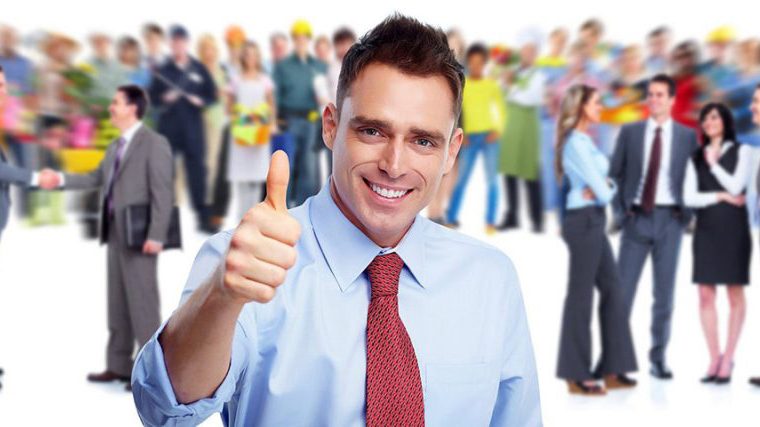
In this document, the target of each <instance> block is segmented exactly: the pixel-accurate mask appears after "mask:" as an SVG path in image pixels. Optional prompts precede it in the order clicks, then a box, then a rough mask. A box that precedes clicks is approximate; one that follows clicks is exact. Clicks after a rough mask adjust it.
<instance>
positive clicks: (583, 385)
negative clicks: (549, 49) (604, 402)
mask: <svg viewBox="0 0 760 427" xmlns="http://www.w3.org/2000/svg"><path fill="white" fill-rule="evenodd" d="M601 109H602V105H601V102H600V99H599V92H598V91H597V90H596V89H594V88H593V87H591V86H587V85H575V86H573V87H571V88H570V89H569V90H568V91H567V94H566V95H565V97H564V99H563V100H562V102H561V104H560V108H559V118H558V121H557V142H556V151H557V153H556V160H555V168H556V171H557V176H558V177H560V178H561V179H562V181H563V182H564V183H565V184H566V185H565V186H564V187H565V188H566V193H565V197H563V203H564V205H563V208H564V216H563V218H562V239H563V240H564V241H565V244H566V245H567V248H568V250H569V252H570V268H569V280H568V285H567V296H566V298H565V306H564V313H563V316H562V329H561V335H560V347H559V362H558V366H557V376H558V377H559V378H563V379H565V380H567V382H568V387H569V391H570V393H573V394H583V395H590V396H599V395H604V394H606V389H614V388H629V387H633V386H635V385H636V381H635V380H633V379H631V378H629V377H628V376H626V374H627V373H629V372H633V371H636V370H637V365H636V355H635V352H634V349H633V340H632V338H631V330H630V327H629V325H628V318H627V310H626V307H625V303H624V302H623V299H622V294H621V293H620V287H619V286H618V273H617V268H616V266H615V259H614V257H613V254H612V248H611V246H610V242H609V240H608V239H607V235H606V234H605V223H606V214H605V206H606V205H607V204H608V203H609V202H610V200H611V199H612V196H613V195H614V194H615V191H616V190H617V188H616V186H615V184H614V183H613V182H611V181H610V180H609V179H607V170H608V168H609V162H608V160H607V158H606V157H605V156H604V154H602V152H601V151H599V149H598V148H597V147H596V145H595V144H594V141H592V139H591V137H590V136H589V128H590V127H591V126H592V125H595V124H597V123H598V122H599V117H600V113H601ZM594 287H596V288H597V290H598V292H599V295H600V301H599V316H600V319H599V324H600V329H601V335H602V337H601V343H602V354H601V357H600V359H599V361H598V363H597V364H596V367H594V368H592V366H591V313H592V308H593V299H594V298H593V296H594V295H593V291H594ZM599 379H603V380H604V386H602V385H600V384H599V383H598V380H599ZM605 386H606V389H605Z"/></svg>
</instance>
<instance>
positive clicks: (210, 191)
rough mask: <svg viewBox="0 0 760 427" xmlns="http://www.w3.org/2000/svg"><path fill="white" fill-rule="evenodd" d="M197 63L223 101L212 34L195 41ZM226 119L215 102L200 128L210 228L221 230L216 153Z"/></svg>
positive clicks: (222, 77)
mask: <svg viewBox="0 0 760 427" xmlns="http://www.w3.org/2000/svg"><path fill="white" fill-rule="evenodd" d="M197 54H198V60H199V61H200V62H202V63H203V65H205V66H206V68H207V69H208V72H209V74H210V75H211V78H212V79H214V85H216V90H217V92H218V93H217V99H219V100H222V99H224V98H225V97H226V96H227V95H226V94H227V92H228V84H227V79H226V74H225V72H224V68H222V62H221V60H220V53H219V45H218V44H217V42H216V39H215V38H214V36H212V35H211V34H203V35H201V36H200V38H199V39H198V46H197ZM226 120H227V118H226V116H225V112H224V104H223V103H222V102H216V103H214V104H211V105H209V106H207V107H206V108H205V110H204V111H203V126H204V129H205V132H206V188H207V191H206V204H207V205H210V206H211V212H210V214H211V219H210V221H211V224H212V225H213V226H214V227H221V226H222V222H223V219H224V218H223V215H222V213H221V212H218V210H217V208H216V206H214V205H215V202H214V201H215V197H214V191H215V190H216V186H215V185H214V184H215V182H216V176H217V174H218V173H219V171H220V168H219V151H220V149H221V147H222V132H223V130H224V123H225V122H226Z"/></svg>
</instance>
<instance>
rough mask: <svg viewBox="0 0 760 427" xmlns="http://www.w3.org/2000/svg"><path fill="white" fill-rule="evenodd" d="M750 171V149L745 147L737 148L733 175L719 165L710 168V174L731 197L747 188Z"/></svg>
mask: <svg viewBox="0 0 760 427" xmlns="http://www.w3.org/2000/svg"><path fill="white" fill-rule="evenodd" d="M751 171H752V149H751V148H750V147H748V146H746V145H742V146H740V147H739V161H738V163H737V164H736V169H734V173H733V174H730V173H728V171H726V170H725V169H724V168H723V166H721V165H720V163H715V164H714V165H712V166H710V172H712V174H713V175H714V176H715V178H716V179H717V180H718V182H720V185H722V186H723V187H724V188H725V189H726V191H728V192H729V193H731V195H732V196H738V195H739V194H741V193H742V191H744V189H745V188H746V187H747V184H748V181H749V178H750V175H751Z"/></svg>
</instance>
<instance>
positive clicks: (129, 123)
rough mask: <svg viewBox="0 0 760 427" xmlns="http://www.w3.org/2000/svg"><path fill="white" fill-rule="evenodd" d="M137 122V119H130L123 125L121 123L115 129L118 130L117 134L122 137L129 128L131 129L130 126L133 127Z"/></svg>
mask: <svg viewBox="0 0 760 427" xmlns="http://www.w3.org/2000/svg"><path fill="white" fill-rule="evenodd" d="M138 121H139V120H137V118H131V119H129V120H125V121H124V123H121V124H120V125H118V126H116V127H117V128H119V132H120V133H121V134H122V135H124V133H126V132H127V131H128V130H129V128H131V127H132V126H134V125H135V123H137V122H138Z"/></svg>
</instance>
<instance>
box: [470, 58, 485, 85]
mask: <svg viewBox="0 0 760 427" xmlns="http://www.w3.org/2000/svg"><path fill="white" fill-rule="evenodd" d="M485 67H486V57H485V56H484V55H481V54H479V53H473V54H472V55H470V56H469V57H467V72H468V73H469V74H470V76H471V77H474V78H476V79H479V78H481V77H482V76H483V70H484V69H485Z"/></svg>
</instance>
